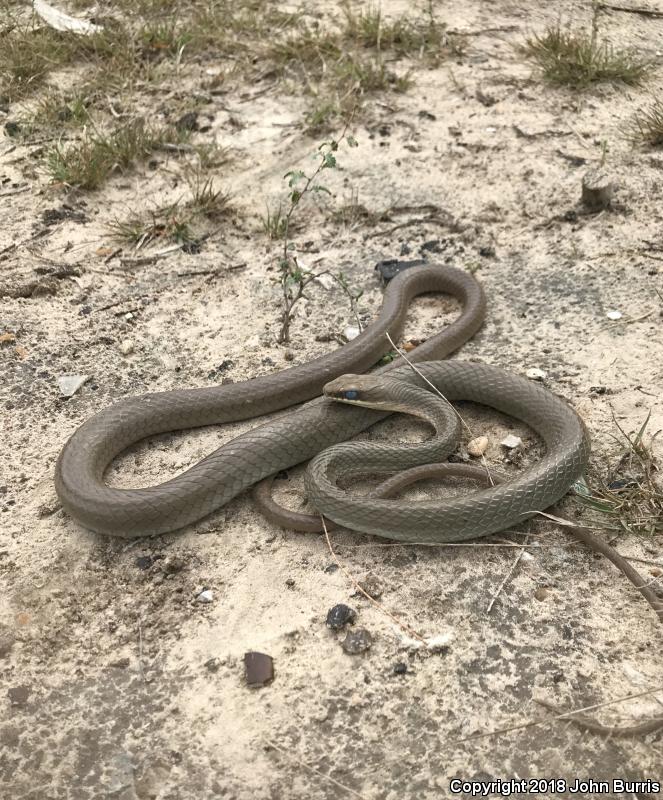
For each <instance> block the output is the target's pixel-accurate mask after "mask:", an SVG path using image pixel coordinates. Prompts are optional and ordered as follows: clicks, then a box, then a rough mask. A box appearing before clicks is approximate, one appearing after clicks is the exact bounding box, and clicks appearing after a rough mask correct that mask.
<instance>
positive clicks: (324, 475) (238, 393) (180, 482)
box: [55, 266, 589, 541]
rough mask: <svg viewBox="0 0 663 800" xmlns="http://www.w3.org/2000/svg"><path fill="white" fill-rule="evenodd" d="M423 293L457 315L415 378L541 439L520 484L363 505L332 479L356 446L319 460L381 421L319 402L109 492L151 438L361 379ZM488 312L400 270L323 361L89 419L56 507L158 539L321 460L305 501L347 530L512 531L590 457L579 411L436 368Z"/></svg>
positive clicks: (416, 536)
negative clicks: (166, 473) (119, 471)
mask: <svg viewBox="0 0 663 800" xmlns="http://www.w3.org/2000/svg"><path fill="white" fill-rule="evenodd" d="M431 291H443V292H447V293H449V294H452V295H454V296H455V297H457V298H458V299H459V300H460V301H461V304H462V305H463V310H462V312H461V314H460V316H459V317H458V318H457V319H456V320H455V321H454V322H453V323H452V324H451V325H449V326H448V327H447V328H446V329H445V330H444V331H442V332H441V333H440V334H437V335H436V336H433V337H431V338H430V339H428V340H427V341H426V342H425V343H423V344H421V345H419V346H418V347H417V348H415V350H413V351H412V352H411V353H410V359H411V360H412V361H417V362H429V363H426V364H422V365H421V368H422V370H423V373H424V374H425V375H426V377H427V378H428V379H429V380H430V381H431V382H432V383H433V384H435V385H436V386H437V387H438V388H439V389H440V390H441V391H442V392H443V393H444V395H445V396H446V397H448V398H449V399H451V400H453V399H464V400H474V401H476V402H479V403H485V404H486V405H489V406H492V407H494V408H497V409H499V410H500V411H503V412H505V413H507V414H511V415H513V416H515V417H517V418H519V419H521V420H523V421H524V422H526V423H527V424H529V425H531V427H533V428H534V429H535V430H536V431H537V432H538V433H540V434H541V435H542V437H543V438H544V440H545V443H546V446H547V448H548V451H547V454H546V456H545V457H544V458H543V459H542V460H541V461H540V462H539V463H538V464H536V465H535V466H534V467H532V468H531V469H529V470H526V471H524V472H523V473H521V474H520V475H519V476H518V477H517V478H514V479H512V480H510V481H508V482H506V483H504V484H501V485H499V486H496V487H493V488H490V489H486V490H482V491H480V492H479V493H477V494H473V495H472V496H470V497H468V498H461V499H453V500H450V501H443V502H440V501H436V502H435V503H434V504H432V503H424V504H417V507H416V509H412V508H403V507H402V506H403V504H402V502H401V503H400V504H399V501H393V500H372V499H366V498H364V500H363V504H362V500H361V499H358V498H355V499H351V498H348V497H347V495H345V494H344V493H343V494H341V493H340V492H339V490H338V489H336V487H335V485H334V478H335V476H336V475H337V474H338V473H339V472H340V471H343V470H344V469H346V467H347V468H348V469H354V468H355V466H356V464H355V462H354V461H353V458H354V456H353V455H352V452H353V451H352V447H353V445H352V444H351V443H349V442H347V443H346V444H343V445H342V446H341V449H340V450H332V451H331V453H325V452H324V451H325V450H326V449H327V448H329V447H330V446H331V445H336V444H340V443H344V442H346V440H348V439H351V438H352V437H353V436H355V435H356V434H357V433H359V432H360V431H362V430H364V429H366V428H367V427H369V426H370V425H372V424H374V423H375V422H377V421H378V420H380V419H383V418H384V417H385V416H386V413H385V412H384V411H375V410H372V409H368V408H362V407H352V406H348V405H344V404H340V403H335V402H333V401H331V400H329V399H327V398H318V399H316V400H313V401H312V402H309V403H305V404H304V405H303V406H300V407H299V408H297V409H296V410H295V411H291V412H289V413H286V414H284V415H282V416H280V417H278V418H276V419H274V420H272V421H270V422H268V423H266V424H263V425H261V426H260V427H257V428H255V429H253V430H251V431H249V432H247V433H244V434H243V435H241V436H238V437H237V438H235V439H233V440H232V441H230V442H228V443H227V444H224V445H223V446H222V447H220V448H218V449H217V450H216V451H214V452H213V453H211V454H210V455H208V456H207V457H206V458H204V459H202V460H201V461H200V462H198V463H197V464H195V465H194V466H192V467H191V468H189V469H188V470H186V471H185V472H184V473H182V474H180V475H177V476H176V477H174V478H172V479H171V480H168V481H166V482H165V483H162V484H160V485H158V486H152V487H147V488H139V489H118V488H114V487H110V486H108V485H106V484H105V483H104V480H103V478H104V473H105V471H106V469H107V467H108V466H109V464H110V463H111V462H112V460H113V459H114V458H115V457H116V456H117V455H118V454H119V453H121V452H122V451H123V450H125V449H126V448H127V447H129V446H130V445H132V444H134V443H136V442H138V441H140V440H141V439H144V438H146V437H148V436H152V435H155V434H160V433H165V432H169V431H174V430H183V429H188V428H195V427H201V426H206V425H213V424H218V423H222V422H231V421H237V420H245V419H250V418H253V417H256V416H259V415H262V414H267V413H270V412H273V411H276V410H279V409H282V408H286V407H289V406H292V405H294V404H296V403H301V402H303V401H306V400H309V399H310V398H314V397H317V396H318V395H319V394H320V392H321V390H322V388H323V386H324V385H326V384H327V383H328V382H329V381H330V380H331V379H333V378H336V377H337V376H339V375H342V374H343V373H347V372H351V371H352V372H359V373H361V372H364V371H365V370H367V369H368V368H369V367H370V366H372V365H373V364H375V362H376V361H377V360H378V359H379V358H380V356H381V355H383V354H384V352H385V351H386V350H388V343H387V340H386V337H385V335H384V334H385V332H388V333H389V334H390V335H391V336H392V337H394V338H395V337H397V336H398V335H399V334H400V331H401V329H402V326H403V323H404V320H405V315H406V313H407V309H408V306H409V304H410V302H411V300H412V298H413V297H415V296H416V295H418V294H421V293H423V292H431ZM484 314H485V299H484V295H483V292H482V290H481V287H480V286H479V284H478V283H477V282H476V281H475V280H474V278H472V276H470V275H469V274H467V273H465V272H462V271H460V270H457V269H453V268H450V267H440V266H426V267H420V268H414V269H411V270H408V271H407V272H403V273H401V274H399V275H397V276H396V278H394V279H393V281H392V282H391V283H390V284H389V285H388V286H387V289H386V291H385V295H384V301H383V306H382V309H381V311H380V314H379V315H378V317H377V319H376V321H375V322H374V323H373V324H372V325H370V326H369V327H368V328H367V329H366V330H365V331H364V332H363V333H362V334H361V335H360V336H358V337H357V338H356V339H354V340H352V341H351V342H350V343H348V344H347V345H345V346H344V347H341V348H339V349H338V350H337V351H335V352H333V353H331V354H329V355H327V356H323V357H321V358H318V359H314V360H313V361H310V362H308V363H306V364H303V365H301V366H298V367H293V368H291V369H288V370H284V371H282V372H279V373H276V374H273V375H267V376H261V377H259V378H254V379H252V380H248V381H244V382H242V383H236V384H227V385H223V386H217V387H210V388H200V389H186V390H175V391H169V392H159V393H151V394H145V395H142V396H140V397H135V398H129V399H126V400H122V401H120V402H118V403H115V404H114V405H112V406H110V407H109V408H107V409H105V410H103V411H101V412H99V413H98V414H96V415H95V416H93V417H92V418H90V419H89V420H88V421H86V422H85V423H84V424H83V425H81V426H80V428H78V430H76V431H75V432H74V433H73V435H72V436H71V438H70V439H69V441H68V442H67V443H66V444H65V446H64V448H63V450H62V452H61V454H60V457H59V459H58V462H57V465H56V470H55V486H56V490H57V493H58V495H59V497H60V500H61V502H62V505H63V507H64V508H65V509H66V510H67V511H68V512H69V514H70V515H71V516H72V517H74V518H75V519H76V520H77V521H78V522H80V523H81V524H82V525H84V526H85V527H87V528H90V529H91V530H94V531H97V532H100V533H105V534H109V535H114V536H121V537H126V538H131V537H136V536H144V535H154V534H160V533H165V532H168V531H174V530H178V529H180V528H182V527H184V526H186V525H188V524H190V523H192V522H195V521H197V520H199V519H201V518H202V517H205V516H207V515H208V514H210V513H211V512H212V511H214V510H215V509H217V508H219V507H220V506H222V505H224V504H225V503H227V502H228V501H229V500H230V499H232V498H233V497H235V496H236V495H237V494H239V493H240V492H242V491H243V490H244V489H246V488H248V487H249V486H251V485H253V484H255V483H257V482H258V481H260V480H262V479H263V478H265V477H267V476H268V475H271V474H273V473H275V472H278V471H279V470H282V469H287V468H288V467H291V466H293V465H295V464H298V463H300V462H302V461H305V460H308V459H310V458H312V457H314V456H317V458H316V459H315V460H314V461H313V463H312V464H311V466H310V469H309V476H308V478H307V485H308V489H309V492H310V495H311V499H312V500H313V503H314V504H315V505H316V508H318V510H320V511H322V512H323V513H325V514H326V515H328V516H329V517H331V518H332V519H334V520H336V521H338V522H341V523H342V524H347V525H349V526H350V527H353V528H356V529H358V530H363V531H366V532H370V533H378V534H379V535H382V536H390V537H393V538H398V539H402V540H405V541H408V540H409V541H419V540H421V539H422V538H433V539H436V540H438V541H452V540H454V539H459V538H461V539H465V538H470V537H472V536H479V535H483V534H486V533H489V532H490V531H494V530H499V529H502V528H506V527H508V526H509V525H512V524H514V523H515V522H516V521H519V520H520V519H523V514H525V513H527V512H533V511H535V510H540V509H542V508H545V507H546V506H548V505H550V504H551V503H553V502H554V501H555V500H557V499H559V497H561V495H563V494H564V493H565V492H566V491H567V490H568V488H569V486H570V485H571V484H572V483H573V481H574V480H575V479H576V478H577V477H578V475H579V474H580V473H581V472H582V469H583V467H584V465H585V463H586V461H587V458H588V452H589V441H588V437H587V433H586V430H585V428H584V425H583V423H582V421H581V420H580V418H579V417H578V416H577V415H576V413H575V412H574V411H573V410H572V409H571V408H570V407H569V406H567V405H566V403H564V402H563V401H562V400H560V399H559V398H557V397H555V396H554V395H552V394H551V393H550V392H548V391H546V390H545V389H543V388H541V387H539V386H535V385H533V384H532V383H530V382H529V381H527V380H525V379H522V378H518V377H517V376H514V375H511V374H510V373H508V372H505V371H504V370H501V369H498V368H496V367H489V366H485V365H480V364H474V363H466V362H456V361H449V362H440V361H438V359H442V358H444V357H445V356H447V355H448V354H449V353H451V352H453V351H454V350H456V349H457V348H458V347H459V346H460V345H461V344H463V343H464V342H465V341H466V340H467V339H469V338H470V337H471V336H472V335H473V334H474V333H475V332H476V331H477V330H478V328H479V327H480V326H481V324H482V322H483V317H484ZM386 371H389V374H390V376H393V377H394V378H395V379H397V380H399V381H402V382H403V385H413V386H423V385H424V383H423V381H422V379H421V378H420V377H419V376H417V375H416V374H413V373H412V372H411V371H410V368H409V367H405V368H403V367H399V368H394V365H393V364H392V365H388V366H387V367H383V368H381V370H379V371H378V372H386ZM379 466H380V465H379V464H378V467H379ZM375 503H377V505H375ZM385 503H386V505H382V504H385ZM350 507H352V511H349V509H350ZM355 512H356V513H355ZM350 517H352V519H350Z"/></svg>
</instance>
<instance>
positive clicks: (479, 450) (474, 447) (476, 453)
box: [467, 436, 488, 458]
mask: <svg viewBox="0 0 663 800" xmlns="http://www.w3.org/2000/svg"><path fill="white" fill-rule="evenodd" d="M487 449H488V437H487V436H477V438H476V439H472V441H471V442H468V443H467V452H468V453H469V454H470V455H471V456H473V457H474V458H480V457H481V456H482V455H483V454H484V453H485V452H486V450H487Z"/></svg>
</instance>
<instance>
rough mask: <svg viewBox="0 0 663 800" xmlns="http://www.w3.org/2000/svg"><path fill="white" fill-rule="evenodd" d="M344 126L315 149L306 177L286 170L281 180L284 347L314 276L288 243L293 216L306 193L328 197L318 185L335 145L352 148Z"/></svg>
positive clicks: (332, 160)
mask: <svg viewBox="0 0 663 800" xmlns="http://www.w3.org/2000/svg"><path fill="white" fill-rule="evenodd" d="M347 127H348V126H347V125H346V126H345V128H344V129H343V132H342V133H341V135H340V136H339V138H338V139H330V140H329V141H327V142H323V143H322V144H321V145H320V146H319V147H318V150H317V159H318V164H317V166H316V168H315V170H314V171H313V172H312V173H311V174H310V175H307V174H306V173H305V172H303V171H302V170H290V171H289V172H286V174H285V176H284V179H285V180H287V181H288V188H289V189H290V193H289V195H288V207H287V209H286V211H285V213H283V212H282V211H279V214H280V215H282V218H283V221H282V222H279V223H278V225H279V228H280V230H282V234H283V248H282V251H281V256H280V258H279V262H278V263H279V282H280V284H281V294H282V302H283V310H282V312H281V330H280V331H279V335H278V341H279V343H280V344H285V343H287V342H289V341H290V323H291V321H292V315H293V310H294V307H295V305H296V304H297V303H298V302H299V300H301V298H302V296H303V295H304V290H305V289H306V287H307V286H308V285H309V284H310V283H311V281H312V280H314V279H315V278H316V277H317V275H316V274H314V273H312V272H310V271H308V270H305V269H303V268H302V267H301V266H300V265H299V262H298V260H297V254H296V248H295V245H294V243H293V242H292V241H291V240H290V233H291V230H292V223H293V216H294V214H295V212H296V211H297V209H298V208H299V206H300V204H301V202H302V200H303V199H304V198H305V197H306V196H307V195H310V194H320V193H325V194H331V192H330V191H329V189H328V188H327V187H326V186H324V185H323V184H321V183H319V182H318V178H319V177H320V175H321V174H322V173H323V172H325V171H326V170H332V169H336V168H337V167H338V163H337V160H336V154H337V152H338V148H339V145H340V144H341V143H342V142H343V141H344V140H345V141H347V143H348V145H349V146H350V147H356V146H357V142H356V140H355V139H354V137H353V136H350V135H349V134H348V133H347Z"/></svg>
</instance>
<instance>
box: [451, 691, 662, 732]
mask: <svg viewBox="0 0 663 800" xmlns="http://www.w3.org/2000/svg"><path fill="white" fill-rule="evenodd" d="M657 692H663V686H656V687H655V688H653V689H647V690H646V691H644V692H638V693H637V694H629V695H626V696H625V697H618V698H617V699H616V700H606V701H605V702H604V703H595V704H594V705H591V706H584V707H583V708H574V709H572V710H571V711H564V712H562V713H559V714H555V716H553V717H546V718H545V719H534V720H530V721H529V722H521V723H519V724H518V725H509V726H508V727H506V728H498V729H497V730H494V731H487V732H486V733H475V734H473V735H472V736H466V737H465V738H464V739H456V740H455V741H453V742H449V743H448V744H449V745H456V744H464V743H465V742H471V741H473V740H474V739H486V738H487V737H489V736H499V735H500V734H502V733H510V732H511V731H519V730H524V729H525V728H534V727H536V726H537V725H545V724H546V723H548V722H552V721H553V720H556V719H567V718H569V717H571V716H573V715H574V714H582V713H583V711H595V710H596V709H597V708H605V707H606V706H612V705H615V704H616V703H624V702H626V701H627V700H636V699H638V698H640V697H648V696H650V695H652V694H656V693H657ZM537 702H540V701H539V700H537ZM542 705H548V704H547V703H542ZM569 721H573V720H569ZM645 724H648V723H645ZM661 724H663V718H662V719H661ZM601 727H603V726H601ZM615 731H619V728H617V729H615ZM615 731H613V733H614V732H615Z"/></svg>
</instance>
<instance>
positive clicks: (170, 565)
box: [162, 556, 186, 575]
mask: <svg viewBox="0 0 663 800" xmlns="http://www.w3.org/2000/svg"><path fill="white" fill-rule="evenodd" d="M185 567H186V561H185V560H184V559H183V558H180V556H169V557H168V558H167V559H166V560H165V561H164V562H163V567H162V569H163V571H164V572H165V573H166V575H175V574H176V573H178V572H181V571H182V570H183V569H184V568H185Z"/></svg>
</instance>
